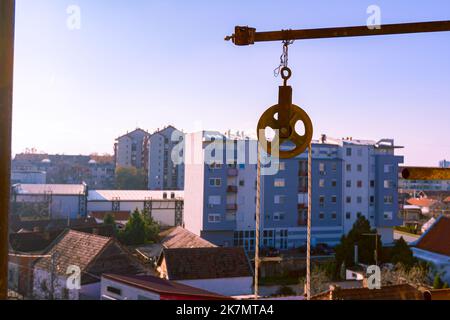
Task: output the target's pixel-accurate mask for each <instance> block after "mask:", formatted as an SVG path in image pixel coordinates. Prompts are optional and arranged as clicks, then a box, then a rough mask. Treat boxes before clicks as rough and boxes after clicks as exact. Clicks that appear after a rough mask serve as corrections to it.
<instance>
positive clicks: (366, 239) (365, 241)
mask: <svg viewBox="0 0 450 320" xmlns="http://www.w3.org/2000/svg"><path fill="white" fill-rule="evenodd" d="M376 232H377V231H376V229H371V228H370V222H369V221H368V220H367V219H366V218H365V217H363V216H361V217H359V218H358V220H356V222H355V224H354V225H353V228H352V229H351V230H350V232H349V233H348V234H347V235H344V236H342V238H341V243H340V244H338V245H337V246H336V248H335V252H336V270H335V275H336V276H339V275H340V271H341V270H340V268H341V266H342V264H343V263H344V264H345V266H346V267H352V266H353V265H354V264H355V245H358V261H359V262H361V263H365V264H375V236H369V235H368V234H376ZM377 242H378V244H377V246H378V250H377V258H378V260H379V257H380V256H381V249H382V245H381V237H380V236H378V238H377Z"/></svg>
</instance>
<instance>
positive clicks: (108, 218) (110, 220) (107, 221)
mask: <svg viewBox="0 0 450 320" xmlns="http://www.w3.org/2000/svg"><path fill="white" fill-rule="evenodd" d="M103 224H104V225H106V226H111V228H112V230H113V233H114V235H116V233H117V228H116V219H114V216H113V215H112V214H111V213H108V214H106V215H105V218H104V219H103Z"/></svg>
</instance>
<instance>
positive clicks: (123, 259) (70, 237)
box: [33, 230, 145, 300]
mask: <svg viewBox="0 0 450 320" xmlns="http://www.w3.org/2000/svg"><path fill="white" fill-rule="evenodd" d="M143 272H145V270H143V268H142V267H141V265H140V264H139V263H137V261H136V260H134V259H133V258H132V257H131V255H130V254H129V253H128V252H127V251H125V250H124V249H123V248H122V247H121V246H120V245H119V244H118V243H117V242H116V241H115V240H113V239H112V238H108V237H103V236H98V235H95V234H88V233H84V232H79V231H74V230H67V231H66V232H64V233H63V234H61V235H60V236H59V237H58V238H57V239H56V240H55V241H54V243H53V244H52V245H51V246H50V247H49V249H48V250H47V251H46V252H45V257H43V258H41V259H39V260H38V261H37V262H36V264H35V265H34V274H33V296H34V297H35V298H37V299H70V300H78V299H92V300H96V299H100V277H101V275H102V274H103V273H117V274H138V273H143ZM77 279H79V284H80V286H79V287H78V288H77V287H75V288H73V287H70V286H68V284H72V285H76V283H77Z"/></svg>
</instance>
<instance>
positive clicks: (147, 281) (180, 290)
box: [103, 274, 230, 300]
mask: <svg viewBox="0 0 450 320" xmlns="http://www.w3.org/2000/svg"><path fill="white" fill-rule="evenodd" d="M103 277H104V278H106V279H110V280H113V281H118V282H121V283H124V284H126V285H129V286H132V287H135V288H138V289H142V290H148V291H152V292H156V293H158V294H160V295H179V296H184V297H185V298H186V297H197V298H198V299H202V300H210V299H213V300H225V299H230V297H226V296H222V295H219V294H216V293H212V292H209V291H206V290H202V289H198V288H194V287H190V286H187V285H184V284H181V283H177V282H174V281H169V280H165V279H161V278H158V277H154V276H149V275H137V276H135V275H131V276H130V275H127V276H123V275H116V274H103Z"/></svg>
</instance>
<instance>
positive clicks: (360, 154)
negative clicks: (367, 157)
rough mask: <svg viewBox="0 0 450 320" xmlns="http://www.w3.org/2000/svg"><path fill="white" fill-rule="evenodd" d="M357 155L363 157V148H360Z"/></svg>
mask: <svg viewBox="0 0 450 320" xmlns="http://www.w3.org/2000/svg"><path fill="white" fill-rule="evenodd" d="M356 153H357V154H358V157H362V155H363V150H362V149H361V148H359V149H358V150H357V151H356Z"/></svg>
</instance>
